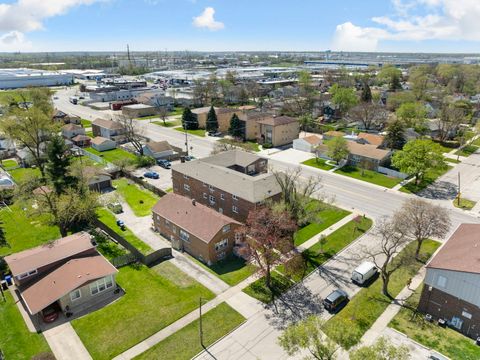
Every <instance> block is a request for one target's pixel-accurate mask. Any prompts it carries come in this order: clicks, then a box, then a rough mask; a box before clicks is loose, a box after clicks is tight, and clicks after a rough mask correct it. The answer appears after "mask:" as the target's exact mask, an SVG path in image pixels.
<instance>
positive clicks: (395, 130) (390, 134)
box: [385, 119, 407, 150]
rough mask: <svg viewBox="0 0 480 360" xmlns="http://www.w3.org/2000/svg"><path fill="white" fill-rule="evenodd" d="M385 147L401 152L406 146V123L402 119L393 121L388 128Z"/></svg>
mask: <svg viewBox="0 0 480 360" xmlns="http://www.w3.org/2000/svg"><path fill="white" fill-rule="evenodd" d="M386 131H387V134H386V135H385V145H386V146H387V147H388V148H390V149H395V150H401V149H403V146H404V145H405V144H406V142H407V139H406V137H405V123H404V122H403V121H402V120H400V119H393V120H392V121H391V122H390V123H389V124H388V126H387V129H386Z"/></svg>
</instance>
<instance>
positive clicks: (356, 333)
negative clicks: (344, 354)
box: [325, 240, 440, 349]
mask: <svg viewBox="0 0 480 360" xmlns="http://www.w3.org/2000/svg"><path fill="white" fill-rule="evenodd" d="M416 246H417V244H416V242H412V243H410V244H409V245H408V246H407V247H406V248H405V249H404V250H403V251H402V252H401V253H400V254H398V255H397V256H400V257H403V256H409V257H410V256H413V252H414V250H415V247H416ZM439 246H440V243H438V242H435V241H431V240H425V241H424V243H423V246H422V250H421V251H422V255H423V258H424V259H425V260H427V259H428V258H430V256H431V255H432V254H433V253H434V252H435V250H436V249H437V248H438V247H439ZM398 259H400V258H398ZM398 259H394V260H393V261H399V260H398ZM422 265H423V264H422V263H420V262H415V263H414V264H412V265H410V266H404V267H401V268H400V269H399V270H397V271H396V272H395V273H393V275H392V277H391V279H390V285H389V290H390V294H391V295H392V296H397V295H398V293H399V292H400V291H401V290H402V289H403V288H404V287H405V286H406V285H407V282H408V280H409V279H411V278H412V277H413V276H415V274H416V273H417V272H418V270H419V269H420V268H421V267H422ZM381 290H382V281H381V279H380V278H379V279H377V280H376V281H375V282H374V283H373V284H371V285H370V287H368V288H364V289H362V290H360V291H359V292H358V293H357V295H355V296H354V297H353V298H352V299H351V300H350V302H349V303H348V305H347V306H346V307H345V308H344V309H342V310H341V311H340V313H338V314H337V315H335V316H334V317H332V318H331V319H330V320H328V321H327V323H326V328H325V330H326V331H325V332H326V334H327V335H328V334H329V332H330V331H332V330H330V329H333V328H336V327H342V326H345V327H346V328H347V329H348V331H351V336H349V337H348V340H346V341H345V342H344V343H342V344H340V345H342V346H343V347H344V348H346V349H350V348H351V347H352V346H354V345H356V344H358V342H359V341H360V339H361V338H362V336H363V334H365V332H366V331H367V330H368V329H369V328H370V327H371V326H372V324H373V323H374V322H375V321H376V320H377V319H378V317H379V316H380V315H381V314H382V313H383V312H384V311H385V309H386V308H387V306H388V305H389V304H390V299H388V298H387V297H386V296H384V295H383V294H382V293H381Z"/></svg>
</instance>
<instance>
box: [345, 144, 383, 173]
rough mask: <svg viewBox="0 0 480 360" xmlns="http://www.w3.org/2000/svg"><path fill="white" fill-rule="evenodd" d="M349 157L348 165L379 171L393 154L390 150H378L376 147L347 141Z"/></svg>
mask: <svg viewBox="0 0 480 360" xmlns="http://www.w3.org/2000/svg"><path fill="white" fill-rule="evenodd" d="M347 144H348V150H349V152H350V153H349V155H348V159H347V163H348V165H352V166H359V165H360V166H362V167H366V168H368V169H371V170H375V171H376V170H377V169H378V167H379V166H382V165H384V164H385V163H386V162H387V161H388V160H389V159H390V156H391V154H392V152H391V151H390V150H384V149H379V148H377V146H376V145H370V144H361V143H358V142H356V141H347Z"/></svg>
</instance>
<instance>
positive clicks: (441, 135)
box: [436, 104, 465, 142]
mask: <svg viewBox="0 0 480 360" xmlns="http://www.w3.org/2000/svg"><path fill="white" fill-rule="evenodd" d="M464 119H465V116H464V113H463V110H462V109H459V108H456V107H454V106H451V105H446V104H444V105H443V106H442V109H441V111H440V117H439V118H438V119H437V120H436V123H437V126H438V140H440V141H442V142H443V141H445V140H447V139H448V138H449V137H450V136H453V135H454V134H456V132H457V131H458V128H459V127H460V124H461V123H462V122H464Z"/></svg>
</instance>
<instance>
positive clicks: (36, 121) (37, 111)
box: [0, 100, 57, 177]
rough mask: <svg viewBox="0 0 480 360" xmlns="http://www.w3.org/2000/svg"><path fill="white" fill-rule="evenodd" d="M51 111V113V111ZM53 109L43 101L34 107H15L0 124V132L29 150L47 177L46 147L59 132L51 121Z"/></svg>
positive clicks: (43, 174)
mask: <svg viewBox="0 0 480 360" xmlns="http://www.w3.org/2000/svg"><path fill="white" fill-rule="evenodd" d="M49 110H50V111H49ZM51 110H52V109H51V107H49V106H48V104H47V103H45V102H44V101H42V100H38V102H37V103H34V105H33V106H31V107H28V108H24V107H20V106H19V107H14V108H11V109H10V110H9V112H8V116H5V117H4V119H2V121H1V122H0V131H1V132H2V133H3V134H5V135H6V136H7V137H9V138H10V139H12V140H14V141H15V142H16V144H17V145H19V146H21V147H24V148H25V149H27V151H28V152H29V154H31V155H32V158H33V160H34V163H35V165H36V166H37V167H38V168H39V169H40V172H41V174H42V177H44V176H45V154H44V150H45V146H46V142H47V141H48V140H49V138H50V137H51V135H52V134H53V133H54V132H55V130H57V128H56V125H55V124H54V123H53V121H52V119H51V114H52V111H51Z"/></svg>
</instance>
